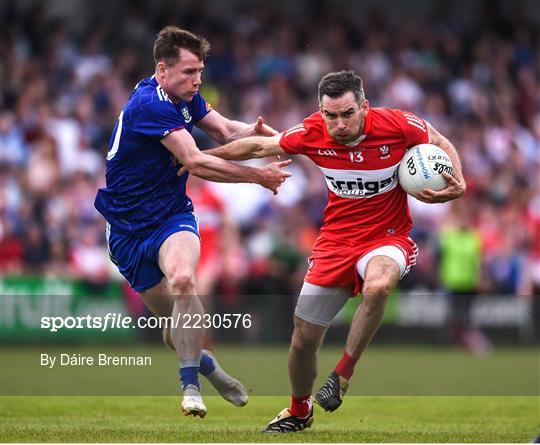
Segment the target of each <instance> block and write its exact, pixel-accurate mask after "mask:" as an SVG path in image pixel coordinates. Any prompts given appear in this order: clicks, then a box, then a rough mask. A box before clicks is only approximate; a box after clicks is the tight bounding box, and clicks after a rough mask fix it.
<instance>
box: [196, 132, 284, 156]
mask: <svg viewBox="0 0 540 445" xmlns="http://www.w3.org/2000/svg"><path fill="white" fill-rule="evenodd" d="M280 137H281V135H280V134H276V135H275V136H272V137H262V136H254V137H248V138H244V139H239V140H237V141H234V142H231V143H229V144H227V145H223V146H221V147H217V148H212V149H210V150H205V153H206V154H209V155H212V156H217V157H218V158H221V159H228V160H232V161H245V160H246V159H253V158H266V157H268V156H277V155H282V154H286V152H285V150H283V148H281V146H280V145H279V139H280Z"/></svg>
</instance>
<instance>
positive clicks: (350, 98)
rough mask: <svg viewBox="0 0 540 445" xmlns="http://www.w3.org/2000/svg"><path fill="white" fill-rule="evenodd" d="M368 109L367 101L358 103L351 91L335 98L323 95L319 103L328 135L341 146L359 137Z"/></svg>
mask: <svg viewBox="0 0 540 445" xmlns="http://www.w3.org/2000/svg"><path fill="white" fill-rule="evenodd" d="M368 109H369V103H368V101H367V100H365V99H364V100H363V101H362V102H361V103H358V101H357V100H356V98H355V97H354V93H353V92H352V91H348V92H346V93H345V94H344V95H343V96H341V97H336V98H331V97H329V96H326V95H324V96H323V97H322V100H321V103H320V110H321V113H322V117H323V119H324V122H325V123H326V129H327V130H328V134H330V136H331V137H332V139H334V140H335V141H336V142H339V143H341V144H346V143H348V142H351V141H354V140H355V139H357V138H358V137H359V136H360V133H361V132H362V130H363V129H364V124H365V122H366V114H367V111H368Z"/></svg>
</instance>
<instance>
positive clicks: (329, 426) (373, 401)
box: [1, 396, 539, 442]
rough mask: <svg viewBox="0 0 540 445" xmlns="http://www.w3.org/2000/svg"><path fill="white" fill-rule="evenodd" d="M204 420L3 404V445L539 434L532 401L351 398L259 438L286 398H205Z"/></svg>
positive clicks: (94, 407)
mask: <svg viewBox="0 0 540 445" xmlns="http://www.w3.org/2000/svg"><path fill="white" fill-rule="evenodd" d="M206 402H207V406H208V410H209V411H208V415H207V417H206V418H204V419H199V418H191V417H190V418H187V417H184V416H182V415H181V414H180V410H179V398H177V397H166V396H160V397H142V396H110V397H107V396H101V397H98V396H85V397H84V396H80V397H6V398H4V399H3V400H2V428H1V436H2V441H6V442H528V441H531V439H532V438H533V437H534V436H535V435H536V434H537V433H538V430H539V422H538V398H535V397H496V396H486V397H481V396H477V397H457V396H452V397H443V396H439V397H430V396H425V397H412V396H411V397H390V396H385V397H371V396H368V397H362V396H352V397H349V398H347V399H346V401H345V402H344V404H343V406H342V407H341V408H340V409H339V410H338V411H336V412H334V413H325V412H323V411H322V410H320V409H316V413H315V423H314V424H313V427H312V428H311V429H309V430H306V431H303V432H300V433H294V434H287V435H283V434H279V435H265V434H262V433H261V432H260V430H261V429H262V428H263V427H264V426H265V425H266V423H267V422H268V421H269V420H270V419H271V418H272V417H273V416H274V415H275V414H277V412H278V411H279V410H281V409H282V408H283V407H285V406H286V404H287V403H288V399H287V397H284V396H280V397H270V396H268V397H265V396H258V397H252V399H251V400H250V402H249V404H248V405H247V406H246V407H243V408H236V407H233V406H231V405H229V404H228V403H227V402H225V401H223V400H221V399H220V398H218V397H215V396H211V397H207V398H206Z"/></svg>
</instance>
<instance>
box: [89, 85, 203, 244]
mask: <svg viewBox="0 0 540 445" xmlns="http://www.w3.org/2000/svg"><path fill="white" fill-rule="evenodd" d="M210 109H211V108H210V106H208V105H207V104H206V102H205V100H204V99H203V98H202V97H201V96H200V95H199V93H197V94H196V95H195V96H194V97H193V100H192V101H191V102H180V103H178V104H176V105H175V104H173V103H172V102H171V100H170V99H169V97H168V96H167V94H166V93H165V92H164V91H163V89H162V88H161V87H160V86H159V84H158V83H157V81H156V79H155V78H154V76H152V77H149V78H146V79H143V80H142V81H141V82H139V83H138V84H137V86H136V87H135V90H134V91H133V93H132V94H131V97H130V98H129V101H128V102H127V103H126V105H125V106H124V109H123V110H122V112H121V113H120V117H119V118H118V121H117V123H116V126H115V127H114V131H113V133H112V136H111V141H110V144H109V147H110V150H109V153H108V154H107V173H106V185H107V186H106V188H102V189H99V191H98V193H97V196H96V200H95V202H94V205H95V207H96V209H97V210H98V211H99V212H100V213H101V214H102V215H103V216H104V217H105V219H106V220H107V221H108V222H109V223H110V225H111V227H112V228H113V229H115V230H117V231H120V232H124V233H129V234H130V235H134V236H137V237H141V238H144V237H147V236H149V235H150V234H151V233H152V232H153V231H154V230H155V229H156V228H157V227H158V226H159V225H160V224H161V223H162V222H163V221H165V220H166V219H167V218H168V217H170V216H171V215H173V214H175V213H179V212H192V211H193V205H192V203H191V200H190V199H189V198H188V197H187V196H186V181H187V177H188V175H187V174H184V175H182V176H178V175H177V171H178V168H179V167H178V166H175V165H174V162H173V161H174V157H173V155H172V153H171V152H170V151H169V150H167V148H165V146H164V145H163V144H161V142H160V140H161V138H163V137H164V136H166V135H167V134H169V133H170V132H172V131H175V130H179V129H182V128H184V129H186V130H187V131H189V132H190V133H191V131H192V129H193V125H194V124H195V123H196V122H197V121H199V120H201V119H202V118H203V117H204V116H206V114H208V112H209V111H210Z"/></svg>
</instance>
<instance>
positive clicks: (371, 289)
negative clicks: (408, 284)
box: [362, 278, 392, 302]
mask: <svg viewBox="0 0 540 445" xmlns="http://www.w3.org/2000/svg"><path fill="white" fill-rule="evenodd" d="M391 291H392V285H391V283H390V282H389V281H388V280H386V279H384V278H375V279H371V280H368V281H366V282H365V283H364V287H363V288H362V296H363V297H364V298H366V299H369V300H374V301H383V302H384V301H385V300H386V298H387V297H388V295H390V292H391Z"/></svg>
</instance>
